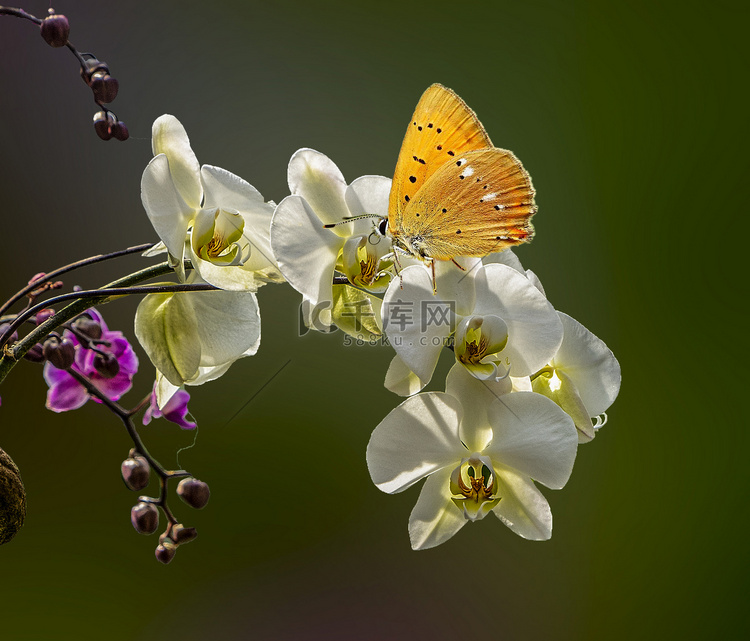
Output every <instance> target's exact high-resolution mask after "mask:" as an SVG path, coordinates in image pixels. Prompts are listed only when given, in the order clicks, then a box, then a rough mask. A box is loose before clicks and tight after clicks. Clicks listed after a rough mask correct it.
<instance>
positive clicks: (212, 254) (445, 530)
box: [0, 8, 620, 563]
mask: <svg viewBox="0 0 750 641" xmlns="http://www.w3.org/2000/svg"><path fill="white" fill-rule="evenodd" d="M0 9H2V8H0ZM4 11H5V13H8V12H9V10H4ZM13 11H14V12H16V13H13V14H12V15H19V14H18V11H19V10H13ZM24 15H27V14H24ZM22 17H23V16H22ZM30 18H33V16H32V17H30ZM61 18H62V17H59V16H58V17H55V18H48V20H47V21H45V24H46V27H44V26H43V29H44V33H46V34H47V35H44V33H43V35H44V37H45V40H48V37H49V38H51V39H52V40H53V42H54V43H56V44H55V45H54V46H63V45H67V46H69V44H68V43H67V31H66V29H65V27H66V25H67V21H64V20H63V19H61ZM33 20H34V21H36V22H37V23H41V22H42V21H40V20H37V19H35V18H33ZM50 34H51V35H50ZM48 41H49V40H48ZM59 43H62V44H59ZM97 62H98V61H97ZM92 68H93V67H92ZM97 73H98V74H99V75H97ZM102 74H104V69H99V68H98V71H96V72H95V73H93V75H92V76H91V78H89V80H87V82H88V83H89V84H91V83H94V81H96V82H97V83H98V84H96V83H94V84H96V87H99V89H101V91H104V89H102V87H101V86H100V85H101V82H98V81H99V80H101V81H102V82H106V78H105V76H106V77H107V78H108V75H107V74H104V75H102ZM94 76H96V78H94ZM110 80H111V79H110ZM110 84H111V83H110ZM96 87H94V86H93V85H92V88H94V93H95V97H96V100H97V101H98V102H99V101H100V100H99V99H100V98H101V97H102V96H100V95H99V94H97V91H96ZM101 91H100V93H101ZM114 93H116V90H115V92H114ZM107 97H110V98H112V99H113V97H114V96H113V95H112V96H110V95H109V94H108V95H107ZM105 116H106V114H105ZM107 117H109V116H107ZM105 119H106V118H105ZM110 124H112V123H110ZM415 124H416V123H415ZM108 126H109V125H108ZM429 126H430V127H432V125H429ZM100 129H101V128H98V129H97V132H98V133H100V135H101V133H102V131H103V130H102V131H100ZM420 129H421V127H420ZM115 130H117V127H115ZM438 131H440V130H439V129H438ZM108 135H111V136H115V137H118V135H117V133H116V131H114V132H113V131H110V130H108ZM111 136H110V137H111ZM102 137H106V136H102ZM152 151H153V158H152V159H151V160H150V161H149V162H148V164H147V166H146V168H145V170H144V172H143V176H142V179H141V198H142V203H143V207H144V209H145V211H146V214H147V216H148V218H149V220H150V221H151V223H152V225H153V228H154V230H155V232H156V234H157V235H158V237H159V240H160V242H158V243H156V244H148V245H144V246H139V247H135V248H130V249H127V250H123V251H120V252H114V253H112V254H109V255H103V256H97V257H93V258H91V259H86V260H84V261H79V262H78V263H73V264H72V265H69V266H66V267H64V268H61V269H59V270H56V271H55V272H51V273H48V274H37V275H36V276H35V277H34V278H32V280H31V281H30V282H29V284H28V285H27V286H25V287H24V288H23V289H21V290H20V292H18V293H17V294H16V295H14V296H13V297H11V298H10V299H9V300H8V301H7V302H6V303H4V304H3V305H0V346H1V347H2V348H3V351H2V355H1V357H0V381H2V379H3V378H4V377H5V376H6V375H7V373H8V372H9V371H10V369H11V368H12V367H13V366H14V365H15V364H16V362H17V361H18V360H19V359H20V358H21V357H25V358H26V359H27V360H32V361H36V362H40V363H44V372H43V375H44V380H45V381H46V383H47V385H48V392H47V407H48V408H49V409H50V410H52V411H55V412H64V411H70V410H74V409H77V408H79V407H81V406H83V405H84V404H86V402H87V401H88V400H94V401H95V402H97V403H100V404H102V405H104V406H106V407H107V408H108V409H110V410H111V411H113V412H114V413H115V414H116V415H117V416H118V417H119V418H120V419H121V420H122V422H123V423H124V425H125V427H126V429H127V431H128V434H129V436H130V437H131V439H132V441H133V445H134V447H133V448H132V449H131V451H130V453H129V454H128V457H127V458H126V459H125V461H124V462H123V464H122V467H121V472H122V477H123V480H124V482H125V485H126V486H127V487H128V488H129V489H131V490H133V491H141V490H143V489H144V488H146V487H147V486H148V484H149V481H150V477H151V472H152V471H153V472H155V473H156V475H157V476H158V477H159V482H160V492H159V496H158V497H155V498H151V497H147V496H140V497H139V499H138V502H137V504H136V505H135V506H134V507H133V509H132V512H131V520H132V524H133V526H134V528H135V529H136V531H138V532H140V533H143V534H152V533H154V532H155V531H156V529H157V528H158V522H159V510H161V512H162V513H163V514H164V515H165V517H166V519H167V527H166V529H165V531H164V532H163V533H162V535H161V537H160V540H159V546H158V547H157V549H156V557H157V559H158V560H160V561H161V562H163V563H168V562H170V561H171V560H172V558H173V557H174V555H175V552H176V549H177V547H178V546H179V545H181V544H183V543H187V542H189V541H191V540H192V539H194V538H195V536H196V534H197V533H196V531H195V529H194V528H191V527H184V526H183V525H182V523H181V522H179V520H178V519H177V518H176V516H175V515H174V513H173V511H172V510H171V508H170V506H169V503H168V484H169V481H170V480H172V479H180V481H179V485H178V487H177V494H178V495H179V496H180V497H181V498H182V499H183V501H184V502H185V503H187V504H188V505H190V506H192V507H194V508H202V507H204V506H205V505H206V504H207V502H208V498H209V496H210V492H209V489H208V486H207V485H206V484H205V483H203V482H202V481H199V480H197V479H196V478H194V477H193V476H192V475H191V474H189V473H188V472H186V471H184V470H167V469H166V468H164V467H163V466H161V465H160V464H159V463H158V461H156V460H155V459H154V458H153V457H152V456H151V455H150V454H149V453H148V450H147V449H146V447H145V445H144V444H143V441H142V439H141V437H140V435H139V433H138V430H137V429H136V427H135V423H134V421H133V417H134V416H135V415H136V414H137V413H138V412H141V411H143V416H142V424H143V425H144V426H145V425H148V424H149V423H150V422H151V421H152V420H153V419H158V418H165V419H166V420H168V421H171V422H173V423H175V424H177V425H179V426H180V427H181V428H183V429H194V428H195V427H196V422H195V421H194V419H193V418H192V417H191V416H190V414H189V412H188V409H187V403H188V400H189V393H188V392H187V391H186V390H185V387H186V386H197V385H201V384H203V383H207V382H209V381H213V380H215V379H218V378H219V377H221V376H222V375H224V374H225V373H226V372H227V371H228V370H229V368H230V367H231V365H232V363H234V362H235V361H237V360H238V359H240V358H243V357H249V356H253V355H254V354H256V352H257V351H258V349H259V347H260V341H261V321H260V310H259V306H258V299H257V297H256V292H257V291H258V289H259V288H261V287H263V286H265V285H268V284H281V283H288V284H289V285H290V286H291V287H293V288H294V289H295V290H296V291H297V292H299V293H300V294H301V296H302V300H301V305H300V309H301V312H302V319H303V321H304V323H305V325H306V327H308V328H309V329H310V330H314V331H319V332H323V333H331V332H334V331H336V330H341V332H342V333H343V334H344V335H345V340H346V341H348V342H350V343H351V342H352V341H356V342H357V343H358V344H369V345H380V346H387V347H388V348H390V349H393V350H394V352H395V353H394V355H393V359H392V361H391V364H390V366H389V368H388V370H387V372H384V385H385V387H386V388H387V389H389V390H390V391H391V392H393V393H394V394H396V395H397V396H399V397H402V398H404V400H403V401H402V402H401V403H400V404H399V405H398V406H397V407H395V408H394V409H392V411H390V413H388V414H387V416H385V418H383V420H382V421H381V422H380V423H379V424H378V425H377V426H375V427H374V430H373V432H372V436H371V438H370V441H369V444H368V446H367V452H366V462H367V466H368V469H369V472H370V475H371V477H372V481H373V482H374V484H375V485H376V486H377V487H378V488H379V489H381V490H382V491H384V492H386V493H396V492H401V491H403V490H406V489H407V488H409V487H411V486H412V485H414V484H416V483H417V482H419V481H421V480H424V481H425V482H424V484H423V486H422V489H421V492H420V494H419V498H418V499H417V502H416V505H415V507H414V509H413V511H412V513H411V516H410V519H409V536H410V540H411V546H412V548H414V549H426V548H431V547H434V546H437V545H439V544H441V543H443V542H445V541H447V540H448V539H449V538H451V537H452V536H453V535H454V534H456V533H457V532H458V530H459V529H461V528H462V527H463V526H464V525H465V524H466V523H468V522H469V521H478V520H482V519H483V518H484V517H485V516H487V515H488V514H489V513H490V512H492V513H494V515H495V516H496V517H498V518H499V519H500V520H501V521H502V522H503V523H504V524H505V525H506V526H508V527H509V528H510V529H511V530H512V531H513V532H515V533H516V534H518V535H520V536H522V537H524V538H526V539H531V540H545V539H549V538H550V536H551V534H552V515H551V511H550V507H549V504H548V502H547V499H546V498H545V496H544V495H543V494H542V492H541V491H540V490H539V488H538V487H537V483H539V484H542V485H544V486H546V487H547V488H550V489H560V488H562V487H563V486H564V485H565V484H566V482H567V481H568V478H569V477H570V475H571V472H572V469H573V463H574V461H575V457H576V453H577V449H578V446H579V445H581V444H583V443H587V442H589V441H591V440H593V439H594V438H595V436H596V434H597V432H598V430H599V429H600V428H601V427H602V426H603V425H604V424H605V423H606V420H607V418H606V411H607V409H608V408H609V407H610V405H611V404H612V403H613V402H614V400H615V398H616V397H617V394H618V392H619V387H620V367H619V364H618V362H617V360H616V358H615V357H614V355H613V354H612V352H611V351H610V350H609V349H608V348H607V346H606V345H605V344H604V342H603V341H601V340H600V339H599V338H597V337H596V336H594V335H593V334H592V333H591V332H590V331H588V330H587V329H586V328H585V327H584V326H583V325H581V324H580V323H578V322H577V321H576V320H574V319H573V318H571V317H570V316H568V315H566V314H564V313H562V312H559V311H557V310H556V309H555V308H554V307H553V306H552V304H551V303H550V302H549V300H548V299H547V297H546V294H545V291H544V288H543V287H542V284H541V282H540V280H539V278H538V277H537V276H536V275H535V274H534V273H533V272H532V271H530V270H527V269H524V267H523V266H522V265H521V263H520V261H519V259H518V258H517V257H516V255H515V254H514V253H513V252H512V251H511V250H510V249H506V250H504V251H500V252H496V253H493V254H489V255H486V256H483V257H476V258H467V257H457V258H455V259H454V260H450V261H448V260H446V261H438V260H435V261H431V260H429V259H427V260H420V259H418V258H417V257H415V256H412V255H407V254H405V252H403V250H399V247H398V246H394V243H393V242H392V238H391V237H390V236H389V234H388V231H387V226H386V225H385V224H384V222H385V221H387V219H388V210H389V194H390V192H391V179H390V178H387V177H384V176H375V175H368V176H362V177H360V178H357V179H356V180H354V181H352V182H351V183H347V181H346V179H345V178H344V176H343V174H342V172H341V171H340V170H339V168H338V167H337V166H336V165H335V164H334V162H333V161H331V160H330V159H329V158H328V157H327V156H325V155H324V154H322V153H320V152H318V151H315V150H312V149H300V150H299V151H297V152H296V153H295V154H294V155H293V156H292V158H291V160H290V162H289V166H288V170H287V178H288V184H289V195H287V196H286V197H285V198H284V199H283V200H281V201H280V202H279V204H278V205H277V204H275V203H274V202H273V201H266V200H265V199H264V197H263V196H262V195H261V194H260V193H259V192H258V190H257V189H255V188H254V187H253V186H252V185H251V184H249V183H248V182H246V181H245V180H243V179H242V178H240V177H238V176H236V175H234V174H232V173H230V172H229V171H227V170H225V169H221V168H219V167H216V166H212V165H202V166H201V165H200V163H199V162H198V159H197V158H196V156H195V153H194V152H193V150H192V148H191V145H190V140H189V138H188V135H187V133H186V131H185V129H184V127H183V126H182V125H181V124H180V122H179V121H178V120H177V118H175V117H174V116H171V115H164V116H161V117H160V118H158V119H157V120H156V121H155V122H154V124H153V128H152ZM415 160H417V158H416V157H415ZM136 252H137V253H142V254H143V255H144V256H145V257H146V258H154V257H160V256H161V257H164V258H165V261H164V262H162V263H160V264H158V265H155V266H151V267H148V268H145V269H143V270H140V271H138V272H136V273H134V274H131V275H129V276H126V277H124V278H122V279H120V280H118V281H115V282H114V283H110V284H109V285H106V286H104V287H102V288H100V289H97V290H92V291H81V290H76V291H74V292H72V293H69V294H63V295H59V296H56V297H53V298H48V299H46V300H43V301H40V299H41V298H42V297H43V296H46V295H47V294H48V293H50V292H52V291H53V290H56V289H60V288H61V287H62V285H63V283H62V281H58V280H56V278H57V276H59V275H61V274H63V273H66V272H68V271H71V270H72V269H73V268H77V267H80V266H84V265H87V264H92V263H95V262H98V261H100V260H106V259H109V258H114V257H117V256H119V255H123V254H127V253H136ZM166 274H170V275H174V276H175V277H176V278H177V282H176V283H175V282H172V281H169V282H164V281H159V282H155V283H154V282H152V283H150V284H147V285H142V283H144V282H146V281H151V280H153V279H154V278H160V277H163V276H164V275H166ZM131 294H145V296H144V298H143V299H142V301H141V302H140V304H139V306H138V310H137V312H136V315H135V336H136V337H137V339H138V341H139V342H140V344H141V346H142V347H143V349H144V350H145V352H146V354H147V355H148V358H149V360H150V361H151V363H152V364H153V366H154V370H155V375H154V383H153V388H152V391H151V392H150V393H149V395H148V396H147V397H146V398H144V399H142V400H141V401H140V402H139V403H138V404H137V405H136V406H135V407H134V408H133V409H131V410H125V409H123V408H122V407H121V406H120V405H119V404H118V401H119V400H120V399H121V397H123V396H124V395H125V394H126V393H127V392H128V391H129V390H130V389H131V386H132V380H133V376H134V375H135V374H136V372H137V370H138V367H139V362H138V358H137V356H136V354H135V352H134V350H133V348H132V347H131V345H130V344H129V342H128V340H127V339H126V338H125V336H124V335H123V334H122V332H120V331H114V330H110V329H109V327H108V326H107V324H106V323H105V321H104V319H103V317H102V315H101V313H100V311H99V310H98V309H97V308H96V307H95V305H97V306H98V305H100V304H104V303H106V302H109V301H110V300H113V299H115V298H117V297H119V296H122V295H131ZM24 299H27V301H28V302H27V305H26V307H25V308H24V309H23V310H21V311H19V312H17V313H11V312H10V309H11V307H12V306H13V305H14V304H15V303H17V302H18V301H20V300H24ZM68 301H73V302H71V303H69V304H67V306H66V307H64V308H62V309H60V308H59V307H58V308H57V309H58V310H59V311H55V309H54V308H52V307H51V305H55V306H57V305H59V304H61V303H63V302H66V303H67V302H68ZM24 327H28V328H29V331H28V332H27V333H26V335H25V336H23V337H21V338H19V330H21V329H22V328H24ZM441 358H448V359H450V360H451V362H452V367H451V368H450V371H449V372H448V375H447V377H446V380H445V383H444V385H443V384H440V385H439V387H440V389H444V390H445V391H423V390H425V388H426V387H427V386H428V385H430V383H431V382H432V379H433V375H434V372H435V370H436V367H437V364H438V362H439V360H440V359H441ZM0 454H4V453H3V452H2V450H0ZM3 461H4V459H2V458H0V463H2V462H3ZM11 464H12V461H11V462H10V463H9V464H8V469H10V465H11ZM0 471H2V469H0ZM17 472H18V471H17V469H15V470H13V474H14V475H15V476H14V478H15V477H18V479H19V480H20V477H19V476H18V473H17ZM0 489H1V488H0ZM2 498H3V497H2V496H0V499H2ZM0 503H2V501H0ZM19 514H20V512H18V511H16V513H15V516H14V517H13V518H15V519H16V521H17V520H18V518H19V517H18V515H19ZM20 518H21V520H22V514H21V517H20ZM3 519H6V521H3ZM6 523H7V515H3V514H0V543H3V542H5V541H7V540H9V538H10V537H11V536H12V535H13V534H14V533H15V531H11V529H12V528H11V529H9V528H6ZM18 527H20V525H18ZM16 529H17V527H16ZM6 531H8V532H10V535H9V536H8V535H6V534H5V532H6Z"/></svg>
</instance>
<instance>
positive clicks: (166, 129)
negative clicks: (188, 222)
mask: <svg viewBox="0 0 750 641" xmlns="http://www.w3.org/2000/svg"><path fill="white" fill-rule="evenodd" d="M151 148H152V150H153V152H154V156H158V155H159V154H165V155H166V157H167V158H168V159H169V170H170V172H171V175H172V179H173V181H174V185H175V187H176V189H177V191H178V192H179V194H180V196H182V199H183V200H184V201H185V203H187V205H188V207H191V208H193V209H198V208H199V207H200V206H201V198H202V196H203V189H202V187H201V182H200V173H199V170H200V166H199V164H198V159H197V158H196V157H195V153H194V152H193V149H192V148H191V147H190V139H189V138H188V135H187V132H186V131H185V127H183V126H182V123H180V121H179V120H177V118H175V117H174V116H171V115H169V114H164V115H163V116H160V117H159V118H157V119H156V120H155V121H154V124H153V126H152V127H151ZM167 246H169V245H167Z"/></svg>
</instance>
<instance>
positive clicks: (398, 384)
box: [383, 354, 428, 396]
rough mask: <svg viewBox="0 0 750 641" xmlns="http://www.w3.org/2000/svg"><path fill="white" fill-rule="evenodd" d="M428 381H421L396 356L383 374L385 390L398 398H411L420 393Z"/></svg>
mask: <svg viewBox="0 0 750 641" xmlns="http://www.w3.org/2000/svg"><path fill="white" fill-rule="evenodd" d="M427 383H428V381H422V380H421V379H420V378H419V376H417V375H416V374H415V373H414V372H412V371H411V370H410V369H409V368H408V367H407V366H406V364H405V363H404V361H403V360H402V358H401V357H400V356H399V355H398V354H396V355H395V356H394V357H393V360H392V361H391V364H390V365H389V366H388V371H387V372H386V374H385V382H384V383H383V384H384V385H385V388H386V389H388V390H390V391H391V392H393V393H394V394H398V395H399V396H411V395H412V394H416V393H417V392H419V391H421V390H422V388H423V387H424V386H425V385H427Z"/></svg>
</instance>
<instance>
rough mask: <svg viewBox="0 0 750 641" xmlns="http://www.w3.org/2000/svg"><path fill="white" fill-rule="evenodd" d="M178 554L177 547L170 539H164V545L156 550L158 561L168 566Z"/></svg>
mask: <svg viewBox="0 0 750 641" xmlns="http://www.w3.org/2000/svg"><path fill="white" fill-rule="evenodd" d="M176 553H177V546H176V545H175V544H174V543H172V542H171V541H170V540H169V539H164V543H162V544H161V545H159V546H158V547H157V548H156V552H155V554H156V560H157V561H159V562H160V563H163V564H164V565H166V564H167V563H169V562H170V561H171V560H172V559H173V558H174V555H175V554H176Z"/></svg>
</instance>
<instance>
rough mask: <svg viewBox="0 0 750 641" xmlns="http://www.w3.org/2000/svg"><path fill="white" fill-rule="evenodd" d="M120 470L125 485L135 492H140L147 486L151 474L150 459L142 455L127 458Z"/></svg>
mask: <svg viewBox="0 0 750 641" xmlns="http://www.w3.org/2000/svg"><path fill="white" fill-rule="evenodd" d="M120 471H121V472H122V480H123V481H125V485H126V486H127V488H128V489H130V490H133V491H134V492H139V491H140V490H142V489H143V488H144V487H146V486H147V485H148V480H149V477H150V476H151V468H150V467H149V464H148V461H147V460H146V459H145V458H143V457H142V456H134V457H132V458H126V459H125V460H124V461H123V462H122V465H121V466H120Z"/></svg>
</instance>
